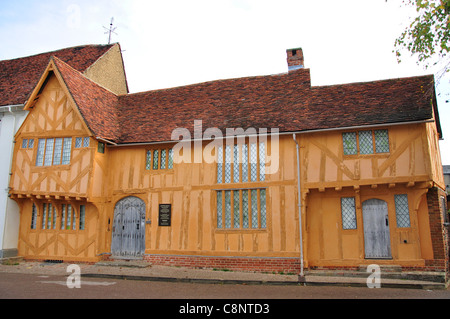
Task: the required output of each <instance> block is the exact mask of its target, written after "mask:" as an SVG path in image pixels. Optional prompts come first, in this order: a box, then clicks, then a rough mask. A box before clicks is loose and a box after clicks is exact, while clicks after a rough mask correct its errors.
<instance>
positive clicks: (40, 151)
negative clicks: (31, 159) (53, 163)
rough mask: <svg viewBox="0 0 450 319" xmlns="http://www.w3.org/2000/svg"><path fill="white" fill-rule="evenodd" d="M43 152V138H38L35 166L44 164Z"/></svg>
mask: <svg viewBox="0 0 450 319" xmlns="http://www.w3.org/2000/svg"><path fill="white" fill-rule="evenodd" d="M44 153H45V140H44V139H39V141H38V149H37V155H36V166H42V165H44Z"/></svg>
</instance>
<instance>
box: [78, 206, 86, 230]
mask: <svg viewBox="0 0 450 319" xmlns="http://www.w3.org/2000/svg"><path fill="white" fill-rule="evenodd" d="M85 222H86V206H84V205H80V228H79V229H80V230H84V227H85V226H84V225H85Z"/></svg>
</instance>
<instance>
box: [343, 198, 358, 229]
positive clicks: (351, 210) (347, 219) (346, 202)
mask: <svg viewBox="0 0 450 319" xmlns="http://www.w3.org/2000/svg"><path fill="white" fill-rule="evenodd" d="M341 213H342V228H343V229H356V209H355V198H354V197H343V198H341Z"/></svg>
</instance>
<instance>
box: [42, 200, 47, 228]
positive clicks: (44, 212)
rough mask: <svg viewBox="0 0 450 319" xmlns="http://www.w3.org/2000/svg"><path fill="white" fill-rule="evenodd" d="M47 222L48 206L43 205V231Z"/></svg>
mask: <svg viewBox="0 0 450 319" xmlns="http://www.w3.org/2000/svg"><path fill="white" fill-rule="evenodd" d="M46 221H47V204H43V205H42V229H45V225H46V224H45V223H46Z"/></svg>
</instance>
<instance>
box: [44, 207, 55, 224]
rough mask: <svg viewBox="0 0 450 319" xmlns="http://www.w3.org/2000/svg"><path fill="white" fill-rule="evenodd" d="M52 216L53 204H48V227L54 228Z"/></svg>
mask: <svg viewBox="0 0 450 319" xmlns="http://www.w3.org/2000/svg"><path fill="white" fill-rule="evenodd" d="M44 205H45V204H44ZM52 216H53V211H52V204H48V214H47V229H51V228H52Z"/></svg>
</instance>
